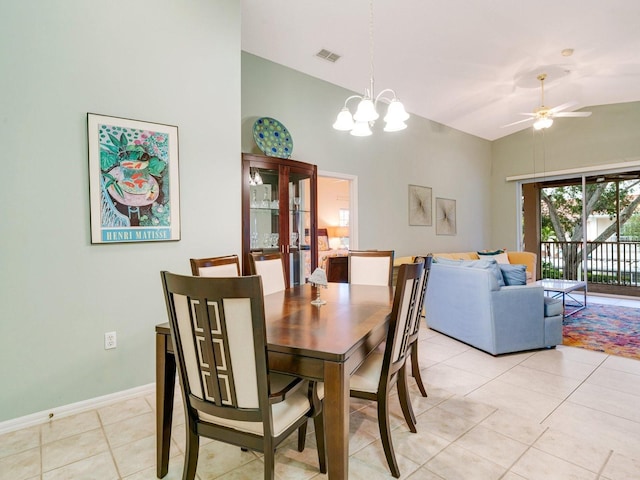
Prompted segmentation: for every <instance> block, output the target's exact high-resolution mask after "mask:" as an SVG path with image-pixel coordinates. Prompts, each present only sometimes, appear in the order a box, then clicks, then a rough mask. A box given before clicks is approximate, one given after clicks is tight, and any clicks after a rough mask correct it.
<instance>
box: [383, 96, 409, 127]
mask: <svg viewBox="0 0 640 480" xmlns="http://www.w3.org/2000/svg"><path fill="white" fill-rule="evenodd" d="M408 119H409V114H408V113H407V111H406V110H405V109H404V105H402V102H400V101H399V100H398V99H397V98H394V99H393V100H391V103H390V104H389V108H388V109H387V114H386V115H385V117H384V121H385V122H387V123H398V122H404V121H405V120H408Z"/></svg>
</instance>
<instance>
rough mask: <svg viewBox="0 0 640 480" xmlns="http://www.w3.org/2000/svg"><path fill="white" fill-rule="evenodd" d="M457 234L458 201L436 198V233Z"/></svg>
mask: <svg viewBox="0 0 640 480" xmlns="http://www.w3.org/2000/svg"><path fill="white" fill-rule="evenodd" d="M455 234H456V201H455V200H452V199H450V198H436V235H455Z"/></svg>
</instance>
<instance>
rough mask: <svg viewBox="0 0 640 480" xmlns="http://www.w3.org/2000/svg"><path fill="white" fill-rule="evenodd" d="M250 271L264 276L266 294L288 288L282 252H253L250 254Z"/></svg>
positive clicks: (263, 283)
mask: <svg viewBox="0 0 640 480" xmlns="http://www.w3.org/2000/svg"><path fill="white" fill-rule="evenodd" d="M249 272H250V273H251V275H260V276H261V277H262V289H263V291H264V294H265V295H269V294H270V293H275V292H281V291H282V290H286V289H287V288H288V287H287V276H286V274H285V270H284V259H283V258H282V253H280V252H275V253H264V252H252V253H250V254H249Z"/></svg>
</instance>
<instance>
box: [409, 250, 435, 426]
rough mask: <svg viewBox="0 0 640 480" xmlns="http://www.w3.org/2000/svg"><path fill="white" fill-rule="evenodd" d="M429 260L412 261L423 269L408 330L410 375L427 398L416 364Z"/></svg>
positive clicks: (415, 259)
mask: <svg viewBox="0 0 640 480" xmlns="http://www.w3.org/2000/svg"><path fill="white" fill-rule="evenodd" d="M431 260H433V257H432V256H431V255H427V256H426V257H422V256H417V257H415V258H414V260H413V261H414V263H423V264H424V268H423V269H422V275H421V277H420V282H419V284H418V288H419V290H418V297H417V300H416V308H415V309H414V315H413V318H412V323H411V326H410V328H409V332H410V334H409V350H410V352H409V357H410V359H411V375H412V376H413V378H414V379H415V381H416V384H417V385H418V389H419V390H420V394H421V395H422V396H423V397H426V396H427V390H426V388H425V387H424V382H423V381H422V375H421V374H420V364H419V363H418V337H419V335H420V321H421V319H422V314H423V311H424V310H423V309H424V297H425V293H426V291H427V282H428V280H429V269H430V268H431ZM414 420H415V419H414Z"/></svg>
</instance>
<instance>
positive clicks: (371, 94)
mask: <svg viewBox="0 0 640 480" xmlns="http://www.w3.org/2000/svg"><path fill="white" fill-rule="evenodd" d="M369 57H370V62H371V66H370V68H371V72H370V79H369V88H368V89H365V93H364V95H351V96H350V97H348V98H347V99H346V100H345V101H344V106H343V107H342V110H340V113H338V117H337V118H336V121H335V123H334V124H333V128H335V129H336V130H341V131H346V132H350V133H351V135H354V136H356V137H367V136H369V135H371V133H372V132H371V127H372V126H373V125H374V123H375V121H376V120H377V119H378V118H379V117H380V115H379V114H378V111H377V107H378V102H382V101H384V102H385V103H388V104H389V106H388V107H387V114H386V115H385V117H384V121H385V126H384V131H385V132H397V131H399V130H404V129H405V128H407V124H406V123H404V122H405V121H406V120H407V119H408V118H409V114H408V113H407V112H406V110H405V109H404V105H402V103H401V102H400V101H399V100H398V98H397V97H396V93H395V92H394V91H393V90H392V89H390V88H386V89H384V90H382V91H381V92H380V93H378V95H375V91H374V89H373V0H370V2H369ZM385 95H386V97H385ZM356 98H357V99H359V100H360V102H359V103H358V107H357V110H356V113H355V114H353V115H351V112H350V111H349V109H348V108H347V103H349V101H350V100H353V99H356Z"/></svg>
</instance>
